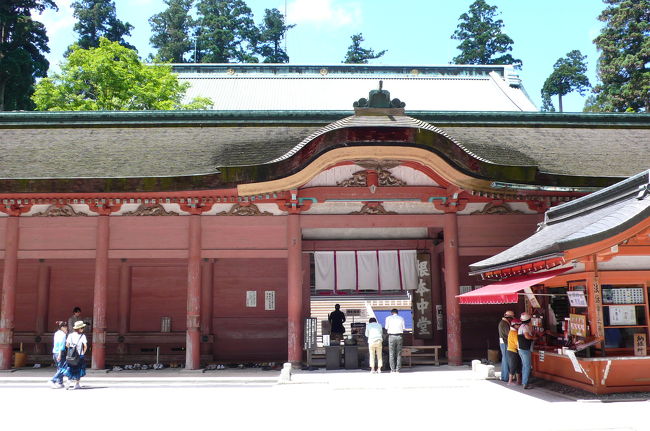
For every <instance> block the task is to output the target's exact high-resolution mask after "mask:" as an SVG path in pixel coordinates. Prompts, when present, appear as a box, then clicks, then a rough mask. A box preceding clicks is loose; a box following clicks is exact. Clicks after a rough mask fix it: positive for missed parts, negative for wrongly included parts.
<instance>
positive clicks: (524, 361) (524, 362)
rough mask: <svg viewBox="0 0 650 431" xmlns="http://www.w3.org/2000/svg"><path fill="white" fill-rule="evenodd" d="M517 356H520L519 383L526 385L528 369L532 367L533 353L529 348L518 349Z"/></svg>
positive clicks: (528, 375)
mask: <svg viewBox="0 0 650 431" xmlns="http://www.w3.org/2000/svg"><path fill="white" fill-rule="evenodd" d="M519 357H520V358H521V384H523V385H524V386H526V385H527V384H528V378H529V377H530V371H531V370H532V369H533V354H532V353H531V351H530V350H523V349H519Z"/></svg>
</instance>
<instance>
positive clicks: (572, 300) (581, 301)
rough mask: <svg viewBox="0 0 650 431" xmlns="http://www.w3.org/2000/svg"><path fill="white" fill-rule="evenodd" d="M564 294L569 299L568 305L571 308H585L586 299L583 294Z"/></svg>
mask: <svg viewBox="0 0 650 431" xmlns="http://www.w3.org/2000/svg"><path fill="white" fill-rule="evenodd" d="M566 294H567V296H568V297H569V305H571V307H586V306H587V297H586V296H585V293H584V292H582V291H580V290H570V291H568V292H567V293H566Z"/></svg>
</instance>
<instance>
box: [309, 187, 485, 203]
mask: <svg viewBox="0 0 650 431" xmlns="http://www.w3.org/2000/svg"><path fill="white" fill-rule="evenodd" d="M446 196H447V190H446V189H444V188H442V187H436V186H409V187H381V186H380V187H377V189H376V190H375V192H374V193H372V192H371V191H370V188H369V187H310V188H307V189H300V197H301V198H314V199H316V200H317V201H318V202H321V203H322V202H326V201H327V200H330V199H349V200H353V201H366V200H378V199H379V200H396V199H397V200H404V201H407V200H413V199H417V200H418V201H421V202H428V200H429V198H430V197H446ZM468 196H470V195H468ZM478 201H480V202H483V201H485V199H484V198H480V199H479V198H478V197H477V202H478Z"/></svg>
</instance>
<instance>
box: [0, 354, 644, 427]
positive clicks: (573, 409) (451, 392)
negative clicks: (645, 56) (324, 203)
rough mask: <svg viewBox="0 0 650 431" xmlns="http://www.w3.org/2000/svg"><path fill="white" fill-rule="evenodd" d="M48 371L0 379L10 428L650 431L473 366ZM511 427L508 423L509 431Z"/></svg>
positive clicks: (620, 408)
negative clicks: (50, 379)
mask: <svg viewBox="0 0 650 431" xmlns="http://www.w3.org/2000/svg"><path fill="white" fill-rule="evenodd" d="M48 371H49V370H27V371H20V372H16V373H4V374H2V375H0V400H1V404H0V405H1V406H2V407H1V410H0V411H2V423H3V429H7V430H9V429H25V430H32V429H45V428H46V427H51V426H53V424H54V423H56V422H57V421H56V420H55V419H54V418H56V417H61V418H67V419H66V420H62V421H61V422H60V424H61V425H62V426H63V424H64V423H67V422H68V420H69V419H70V418H71V417H73V416H74V417H76V418H78V423H79V424H82V426H81V428H83V429H89V430H104V429H106V430H108V429H111V430H115V429H116V427H118V426H119V427H120V428H119V429H123V430H129V429H143V430H144V429H146V430H167V429H192V428H194V429H217V428H219V429H224V428H223V427H224V426H227V428H225V429H241V430H260V429H263V430H268V429H271V430H274V429H286V430H297V429H305V430H310V429H314V430H321V429H322V430H325V429H327V430H331V429H352V428H356V429H367V428H372V429H413V430H414V429H432V430H437V429H445V430H446V429H458V430H466V429H467V430H470V429H471V430H519V429H526V430H540V431H541V430H650V419H649V418H648V414H647V411H648V407H650V404H648V402H645V401H628V402H616V403H602V402H594V401H579V400H575V399H570V398H567V397H564V396H561V395H558V394H555V393H552V392H549V391H546V390H543V389H532V390H522V389H520V388H516V389H512V388H510V387H507V386H505V385H503V384H501V383H500V382H496V381H488V380H477V379H475V378H474V376H473V375H472V373H471V371H469V368H468V367H460V368H452V367H446V366H443V367H431V368H429V367H422V368H415V369H413V370H407V371H405V372H403V373H400V374H380V375H371V374H370V373H368V372H362V371H328V372H326V371H324V370H318V371H312V372H308V371H300V372H297V373H295V374H294V376H293V379H292V383H290V384H277V383H276V382H277V378H278V376H279V373H278V372H272V371H267V372H264V371H261V370H259V369H252V370H223V371H211V372H206V373H193V372H179V371H177V370H161V371H149V372H142V371H141V372H116V373H107V374H100V375H92V376H88V377H87V378H86V379H84V380H83V381H82V383H83V388H82V389H81V390H76V391H65V390H60V389H59V390H53V389H49V388H47V387H46V386H45V385H44V380H46V379H47V375H49V372H48ZM508 424H509V425H508Z"/></svg>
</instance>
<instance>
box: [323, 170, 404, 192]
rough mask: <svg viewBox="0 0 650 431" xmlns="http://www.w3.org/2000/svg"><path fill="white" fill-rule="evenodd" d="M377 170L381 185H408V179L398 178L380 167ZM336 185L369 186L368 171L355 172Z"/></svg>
mask: <svg viewBox="0 0 650 431" xmlns="http://www.w3.org/2000/svg"><path fill="white" fill-rule="evenodd" d="M376 172H377V178H378V180H379V186H381V187H399V186H405V185H406V181H402V180H400V179H399V178H396V177H395V176H394V175H393V174H392V173H391V172H390V171H387V170H384V169H381V168H379V169H377V171H376ZM336 185H337V186H339V187H367V186H368V171H358V172H355V173H353V174H352V177H350V178H348V179H347V180H343V181H339V182H338V183H336Z"/></svg>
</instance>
